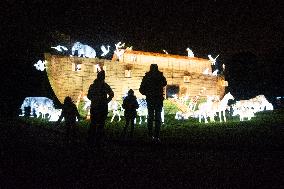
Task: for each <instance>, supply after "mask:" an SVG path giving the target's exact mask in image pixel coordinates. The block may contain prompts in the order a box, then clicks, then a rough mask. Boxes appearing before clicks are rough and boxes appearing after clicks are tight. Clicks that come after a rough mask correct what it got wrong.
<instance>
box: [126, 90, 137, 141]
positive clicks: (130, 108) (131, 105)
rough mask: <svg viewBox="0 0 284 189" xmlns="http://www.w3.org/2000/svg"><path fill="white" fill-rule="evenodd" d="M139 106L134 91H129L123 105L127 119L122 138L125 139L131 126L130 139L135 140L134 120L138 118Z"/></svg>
mask: <svg viewBox="0 0 284 189" xmlns="http://www.w3.org/2000/svg"><path fill="white" fill-rule="evenodd" d="M138 107H139V105H138V102H137V98H136V96H135V95H134V91H133V90H132V89H130V90H129V91H128V96H126V97H125V98H124V100H123V103H122V108H123V109H124V110H125V111H124V117H125V126H124V129H123V132H122V137H125V135H126V131H127V128H128V126H129V124H130V138H133V132H134V120H135V118H136V115H137V112H136V109H138Z"/></svg>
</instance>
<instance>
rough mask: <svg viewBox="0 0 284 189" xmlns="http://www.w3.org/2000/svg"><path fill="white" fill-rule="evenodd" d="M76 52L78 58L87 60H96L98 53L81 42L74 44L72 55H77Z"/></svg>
mask: <svg viewBox="0 0 284 189" xmlns="http://www.w3.org/2000/svg"><path fill="white" fill-rule="evenodd" d="M75 51H77V53H78V57H86V58H95V57H96V51H95V50H94V49H93V48H92V47H90V46H88V45H83V44H82V43H80V42H76V43H74V45H73V47H72V55H73V56H74V55H75Z"/></svg>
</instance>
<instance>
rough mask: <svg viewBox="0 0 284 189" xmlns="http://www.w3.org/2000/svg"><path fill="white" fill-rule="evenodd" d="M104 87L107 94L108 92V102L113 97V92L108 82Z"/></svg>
mask: <svg viewBox="0 0 284 189" xmlns="http://www.w3.org/2000/svg"><path fill="white" fill-rule="evenodd" d="M106 88H107V94H108V97H107V102H108V103H109V102H110V101H111V100H112V98H113V97H114V93H113V91H112V89H111V88H110V86H109V85H108V84H106Z"/></svg>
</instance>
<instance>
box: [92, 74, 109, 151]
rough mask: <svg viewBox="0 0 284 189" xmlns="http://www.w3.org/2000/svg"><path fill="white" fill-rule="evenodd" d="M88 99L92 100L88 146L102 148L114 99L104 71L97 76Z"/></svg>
mask: <svg viewBox="0 0 284 189" xmlns="http://www.w3.org/2000/svg"><path fill="white" fill-rule="evenodd" d="M87 97H88V99H90V100H91V109H90V113H91V116H90V117H91V124H90V128H89V132H88V144H89V146H90V147H96V148H100V146H101V143H102V138H103V135H104V126H105V121H106V119H107V114H108V103H109V102H110V101H111V99H112V98H113V97H114V93H113V91H112V89H111V87H110V86H109V85H108V84H107V83H106V82H105V71H104V70H102V71H100V72H99V73H98V74H97V79H95V80H94V82H93V84H91V85H90V87H89V90H88V94H87Z"/></svg>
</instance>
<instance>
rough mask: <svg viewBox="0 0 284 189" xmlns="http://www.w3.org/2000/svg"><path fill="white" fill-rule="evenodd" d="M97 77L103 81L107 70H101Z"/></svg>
mask: <svg viewBox="0 0 284 189" xmlns="http://www.w3.org/2000/svg"><path fill="white" fill-rule="evenodd" d="M97 79H98V80H100V81H102V80H104V79H105V71H104V70H102V71H100V72H99V73H98V74H97Z"/></svg>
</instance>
